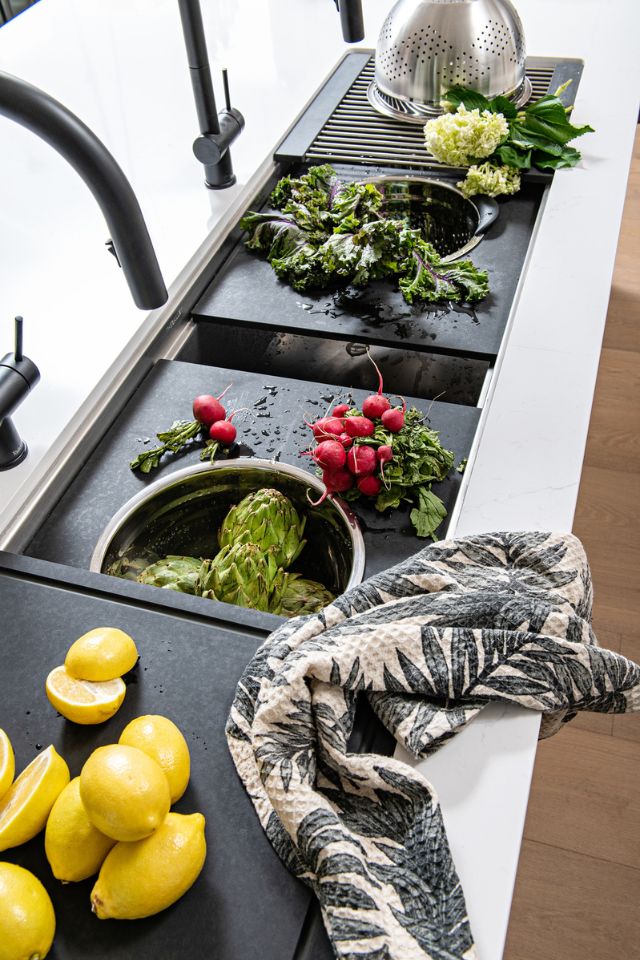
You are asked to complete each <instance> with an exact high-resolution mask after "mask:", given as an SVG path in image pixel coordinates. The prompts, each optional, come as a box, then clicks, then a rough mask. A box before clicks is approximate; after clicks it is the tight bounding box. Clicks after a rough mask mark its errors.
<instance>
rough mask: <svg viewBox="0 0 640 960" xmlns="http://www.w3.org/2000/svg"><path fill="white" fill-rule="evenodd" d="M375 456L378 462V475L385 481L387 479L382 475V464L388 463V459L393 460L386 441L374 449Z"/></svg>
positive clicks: (390, 449) (391, 451) (391, 450)
mask: <svg viewBox="0 0 640 960" xmlns="http://www.w3.org/2000/svg"><path fill="white" fill-rule="evenodd" d="M376 457H377V458H378V463H379V464H380V476H381V477H382V479H383V481H384V482H385V483H386V482H387V481H386V480H385V476H384V465H385V463H389V461H390V460H393V449H392V448H391V447H390V446H389V444H388V443H383V444H381V445H380V446H379V447H378V449H377V450H376Z"/></svg>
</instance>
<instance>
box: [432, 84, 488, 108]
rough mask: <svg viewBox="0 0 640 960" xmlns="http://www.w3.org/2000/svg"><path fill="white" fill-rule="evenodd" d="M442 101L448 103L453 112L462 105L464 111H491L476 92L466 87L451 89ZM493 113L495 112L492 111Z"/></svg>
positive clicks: (483, 98)
mask: <svg viewBox="0 0 640 960" xmlns="http://www.w3.org/2000/svg"><path fill="white" fill-rule="evenodd" d="M443 99H444V100H446V101H447V103H450V104H451V106H452V107H453V109H454V110H457V109H458V107H459V106H460V104H461V103H462V104H464V107H465V109H466V110H491V103H490V101H489V100H487V98H486V97H483V96H482V94H481V93H478V92H477V91H476V90H469V89H468V88H467V87H459V86H458V87H451V89H450V90H447V92H446V93H445V95H444V98H443ZM493 112H494V113H495V112H496V111H493Z"/></svg>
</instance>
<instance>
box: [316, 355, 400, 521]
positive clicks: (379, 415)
mask: <svg viewBox="0 0 640 960" xmlns="http://www.w3.org/2000/svg"><path fill="white" fill-rule="evenodd" d="M370 359H371V358H370ZM371 362H372V363H373V365H374V367H375V369H376V372H377V374H378V391H377V393H372V394H371V395H370V396H368V397H366V398H365V399H364V401H363V403H362V410H358V409H355V408H351V407H349V405H348V404H346V403H341V404H339V405H338V406H337V407H335V408H334V410H333V412H332V413H330V414H328V415H327V416H325V417H321V418H320V420H316V422H315V423H309V422H308V421H307V420H305V423H306V424H307V426H308V427H310V428H311V430H312V431H313V438H314V441H315V446H314V447H312V448H311V450H308V451H306V452H305V455H306V456H310V457H312V459H313V460H314V461H315V463H316V464H317V465H318V467H319V468H320V469H321V471H322V480H323V482H324V485H325V488H326V489H325V492H324V494H323V495H322V497H321V498H320V499H319V500H318V501H317V502H316V503H315V504H314V506H318V505H319V504H320V503H322V502H323V500H324V499H325V498H326V497H330V496H332V495H333V494H336V493H346V492H347V491H349V490H352V489H353V490H354V494H355V495H356V496H357V495H358V494H362V495H363V496H365V497H377V496H378V494H379V493H380V491H381V490H382V487H383V485H384V484H385V476H384V466H385V464H386V463H389V462H390V461H391V460H393V446H392V445H391V443H388V442H386V439H387V437H386V434H387V433H389V434H394V433H399V432H400V431H401V430H402V428H403V427H404V423H405V413H406V403H405V401H404V400H403V399H402V398H400V399H401V401H402V404H401V406H398V407H394V406H392V404H391V400H390V399H389V398H388V397H386V396H385V395H384V393H383V380H382V374H381V373H380V370H379V369H378V367H377V365H376V364H375V362H374V361H373V359H371ZM377 427H382V428H383V430H382V431H378V432H379V434H381V435H380V436H376V429H377ZM356 491H357V493H356Z"/></svg>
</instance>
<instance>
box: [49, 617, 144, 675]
mask: <svg viewBox="0 0 640 960" xmlns="http://www.w3.org/2000/svg"><path fill="white" fill-rule="evenodd" d="M137 660H138V650H137V648H136V645H135V643H134V642H133V640H132V639H131V637H130V636H129V634H128V633H125V632H124V631H123V630H118V629H117V627H96V628H95V630H89V632H88V633H84V634H83V635H82V636H81V637H79V638H78V640H76V642H75V643H72V644H71V646H70V647H69V650H68V651H67V655H66V657H65V660H64V665H65V667H66V668H67V673H68V674H69V675H70V676H71V677H75V679H76V680H93V681H94V682H96V683H100V682H102V681H104V680H115V679H116V678H117V677H121V676H122V675H123V674H124V673H128V672H129V670H132V669H133V667H135V665H136V662H137Z"/></svg>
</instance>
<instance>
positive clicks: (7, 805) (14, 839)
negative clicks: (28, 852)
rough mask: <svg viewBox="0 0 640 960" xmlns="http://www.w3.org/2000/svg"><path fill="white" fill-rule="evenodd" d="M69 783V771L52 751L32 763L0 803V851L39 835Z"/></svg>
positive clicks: (49, 750)
mask: <svg viewBox="0 0 640 960" xmlns="http://www.w3.org/2000/svg"><path fill="white" fill-rule="evenodd" d="M68 783H69V767H68V766H67V765H66V763H65V762H64V760H63V759H62V757H61V756H60V754H59V753H57V752H56V749H55V747H53V746H50V747H47V749H46V750H43V752H42V753H41V754H39V756H37V757H36V758H35V759H34V760H32V761H31V763H30V764H29V766H28V767H25V769H24V770H23V771H22V773H21V774H20V776H19V777H18V779H17V780H16V781H15V782H14V784H13V785H12V786H11V787H10V788H9V790H8V791H7V793H5V795H4V797H3V798H2V800H0V851H1V850H8V849H9V847H17V846H19V845H20V844H21V843H26V842H27V840H31V838H32V837H35V835H36V833H40V831H41V830H42V828H43V827H44V825H45V823H46V822H47V817H48V816H49V814H50V813H51V808H52V807H53V805H54V803H55V802H56V800H57V799H58V796H59V795H60V794H61V793H62V791H63V790H64V788H65V787H66V785H67V784H68Z"/></svg>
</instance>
